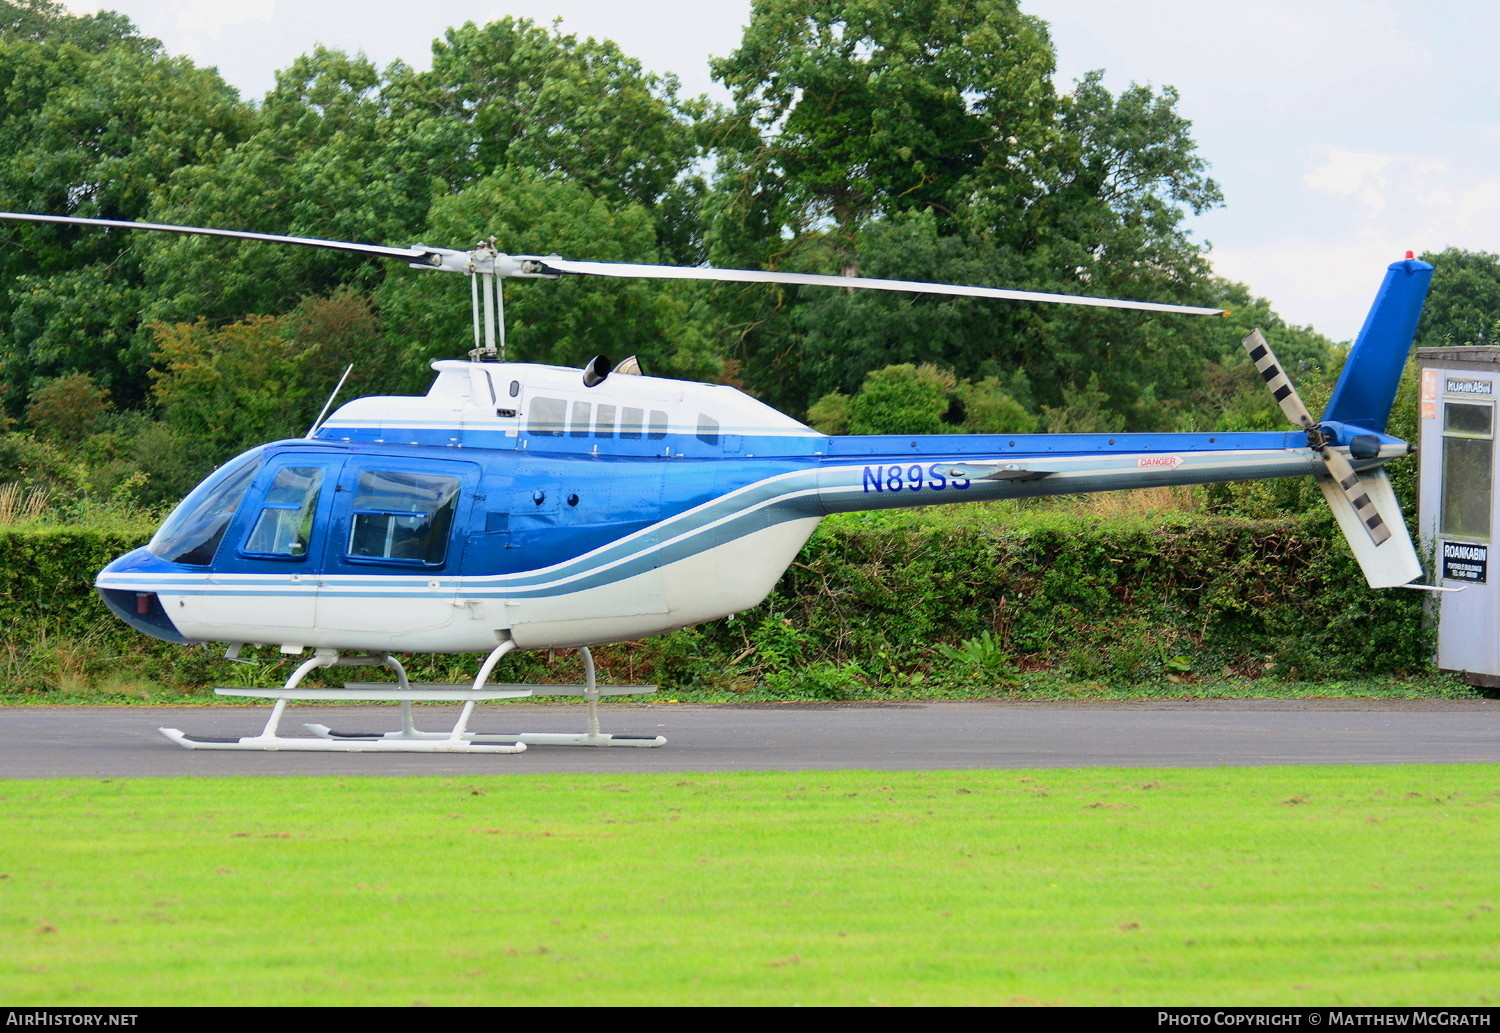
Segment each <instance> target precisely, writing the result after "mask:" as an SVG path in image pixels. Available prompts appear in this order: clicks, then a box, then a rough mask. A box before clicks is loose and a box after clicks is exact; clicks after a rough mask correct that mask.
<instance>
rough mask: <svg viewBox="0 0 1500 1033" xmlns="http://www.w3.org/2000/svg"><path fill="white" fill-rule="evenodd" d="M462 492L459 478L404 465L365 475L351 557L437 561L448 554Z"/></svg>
mask: <svg viewBox="0 0 1500 1033" xmlns="http://www.w3.org/2000/svg"><path fill="white" fill-rule="evenodd" d="M458 495H459V480H458V478H457V477H442V476H437V475H434V474H424V473H409V472H407V471H404V470H403V471H399V472H398V471H384V470H368V471H366V472H364V473H362V474H360V477H359V486H358V487H357V488H356V489H355V492H354V504H353V509H354V512H353V516H352V519H351V520H350V522H349V549H348V555H349V557H350V558H351V559H366V560H391V561H395V562H405V563H421V564H425V565H427V566H437V565H438V564H440V563H442V562H443V559H444V558H445V557H446V556H447V553H448V532H449V530H450V529H451V528H452V527H453V515H454V513H455V512H456V511H457V509H458Z"/></svg>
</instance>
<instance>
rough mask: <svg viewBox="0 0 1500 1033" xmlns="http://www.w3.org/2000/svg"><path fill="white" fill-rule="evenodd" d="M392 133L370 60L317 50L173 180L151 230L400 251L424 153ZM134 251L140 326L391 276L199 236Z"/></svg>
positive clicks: (279, 248) (234, 315)
mask: <svg viewBox="0 0 1500 1033" xmlns="http://www.w3.org/2000/svg"><path fill="white" fill-rule="evenodd" d="M404 125H405V124H404V123H403V121H402V119H400V118H398V117H397V116H396V115H395V114H394V113H393V112H392V110H391V105H390V102H389V99H388V98H387V96H386V94H385V83H384V80H383V78H382V76H381V73H380V72H379V71H378V70H377V69H376V68H375V67H374V66H373V65H372V64H371V63H370V62H369V61H368V60H366V59H365V58H364V57H362V56H361V57H349V56H348V55H346V54H343V53H341V52H339V51H335V50H328V49H325V48H322V47H319V48H317V49H316V50H315V51H314V52H313V53H312V54H310V55H304V56H302V57H299V58H297V60H296V61H294V62H293V63H292V66H291V67H290V68H288V69H286V70H284V71H282V72H280V73H278V75H277V81H276V87H275V88H274V89H273V90H272V91H271V92H270V93H269V94H267V96H266V99H265V103H264V104H263V105H262V106H261V108H260V110H259V111H258V112H257V113H256V116H255V122H254V126H253V131H252V132H251V133H250V134H249V135H248V136H247V137H246V138H245V139H244V140H243V141H241V142H240V143H239V144H238V145H237V146H235V147H233V148H232V149H227V150H225V151H224V152H222V153H221V154H219V155H217V156H215V159H214V160H211V161H204V162H201V163H199V164H196V165H192V166H188V167H185V168H183V169H182V170H180V171H179V172H178V174H177V175H175V176H174V177H173V178H172V181H171V183H170V184H169V185H168V187H167V189H166V190H165V191H163V192H162V193H161V195H160V198H159V201H158V203H157V204H156V206H155V207H154V209H153V212H152V219H153V221H157V222H167V223H180V224H184V225H189V226H212V227H223V228H229V229H242V230H255V231H259V232H263V233H276V234H284V235H288V236H297V237H311V238H318V239H325V240H347V241H356V242H367V243H375V244H393V245H397V246H404V245H406V244H409V243H412V242H413V240H414V239H415V237H416V235H417V233H418V231H419V230H420V228H421V226H422V223H423V220H424V219H425V217H426V211H427V206H428V203H429V201H430V198H431V191H432V189H433V188H432V184H431V181H430V173H431V172H432V168H433V160H434V159H433V157H432V155H431V153H430V147H429V144H430V141H428V140H426V139H425V138H422V137H420V135H409V134H407V133H406V132H405V131H404ZM435 243H446V242H435ZM141 246H142V248H143V250H144V251H145V252H146V254H147V259H146V271H147V275H148V276H149V278H150V280H151V282H152V284H153V288H154V295H155V296H154V297H153V299H152V300H151V304H150V308H149V312H148V316H149V318H151V319H153V320H160V321H166V322H173V321H183V320H187V321H191V320H193V319H197V318H199V317H206V318H208V319H210V320H215V321H224V320H235V319H240V318H243V317H244V316H246V315H248V314H251V313H256V314H271V313H284V312H287V311H289V310H290V309H291V308H292V306H294V305H296V304H297V302H298V300H299V299H300V298H302V297H304V296H307V295H326V294H330V293H332V292H333V291H334V290H335V289H337V288H338V287H340V286H353V287H357V288H358V289H360V290H362V291H365V292H368V291H371V290H373V289H374V288H375V287H376V286H378V285H379V283H380V282H381V281H382V280H383V278H384V276H385V275H386V272H387V269H388V267H389V265H390V262H389V260H386V259H378V258H364V259H362V258H359V257H357V256H351V255H347V254H343V253H336V252H332V251H326V250H321V249H314V248H302V247H294V246H290V245H278V244H266V243H259V242H245V243H238V242H226V241H224V240H220V239H215V238H208V237H180V236H153V237H152V238H151V239H150V240H148V241H145V242H143V243H142V245H141Z"/></svg>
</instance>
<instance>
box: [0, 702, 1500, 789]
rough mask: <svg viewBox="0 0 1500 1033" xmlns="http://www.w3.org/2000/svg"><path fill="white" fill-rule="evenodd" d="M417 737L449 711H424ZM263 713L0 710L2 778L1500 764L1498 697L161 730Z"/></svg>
mask: <svg viewBox="0 0 1500 1033" xmlns="http://www.w3.org/2000/svg"><path fill="white" fill-rule="evenodd" d="M416 712H417V715H418V724H419V726H421V727H425V728H432V729H440V728H444V727H451V725H452V722H453V719H454V716H455V714H456V713H457V710H456V708H450V707H428V706H423V707H418V708H416ZM268 713H269V707H239V706H235V707H228V706H212V707H171V708H167V707H147V706H128V707H103V706H100V707H31V706H24V707H0V778H44V777H59V776H82V777H105V778H116V777H135V776H152V777H159V776H193V775H330V774H339V775H418V774H478V773H484V774H502V773H509V772H515V773H553V772H601V773H623V772H632V771H672V772H695V771H701V772H712V771H755V770H762V771H802V770H808V771H815V770H830V769H840V768H869V769H876V770H886V771H898V770H942V769H948V770H955V769H973V768H996V769H1020V768H1082V767H1100V766H1122V767H1206V766H1219V765H1228V766H1248V765H1274V764H1395V763H1441V764H1449V763H1489V764H1493V763H1497V762H1500V700H1462V701H1456V700H1455V701H1448V700H1421V701H1391V702H1386V701H1369V700H1306V701H1299V700H1244V701H1240V700H1235V701H1225V700H1204V701H1193V702H1153V703H1075V704H1068V703H1020V702H1011V701H998V700H982V701H974V702H941V703H939V702H923V703H872V704H835V703H830V704H816V703H786V704H748V705H734V704H727V705H683V704H665V703H658V704H648V705H612V704H611V705H606V706H604V707H602V708H601V715H602V725H603V730H604V731H606V732H613V733H617V734H631V735H664V736H666V738H667V744H666V745H665V746H661V747H658V748H655V749H629V748H594V747H579V746H532V747H531V748H530V749H528V750H527V751H526V752H525V753H521V754H510V755H507V754H498V755H495V754H456V755H449V754H391V753H379V754H377V753H334V754H328V753H302V752H288V751H277V752H267V751H243V752H241V751H207V750H188V749H184V748H182V747H180V746H176V745H174V744H173V743H171V742H169V741H168V740H167V739H166V738H165V737H163V736H162V735H161V734H160V733H159V732H158V731H157V728H158V727H170V728H179V729H181V730H183V731H184V732H187V733H188V734H190V735H196V736H228V737H237V736H241V735H254V734H256V733H258V732H259V731H260V730H261V728H262V727H264V725H265V720H266V716H267V715H268ZM584 721H585V717H584V710H583V708H582V707H581V706H567V705H553V704H545V705H544V704H531V703H526V704H505V705H503V706H491V707H488V708H486V707H480V708H479V710H478V711H476V713H475V717H474V720H473V721H472V722H471V723H470V727H471V728H472V729H473V730H475V731H496V732H499V731H506V732H516V731H536V732H542V731H546V732H577V731H583V729H584ZM304 722H309V723H321V724H325V725H329V726H331V727H333V728H338V729H346V728H350V729H355V730H372V729H387V728H395V727H396V726H397V711H396V709H395V708H394V707H380V708H375V707H367V706H361V707H349V706H333V705H326V704H323V705H313V704H308V705H298V704H293V705H291V706H289V707H288V708H287V711H286V716H285V717H284V718H283V720H282V722H281V726H280V727H281V733H282V734H283V735H301V734H306V733H305V732H304V730H303V728H302V725H303V723H304Z"/></svg>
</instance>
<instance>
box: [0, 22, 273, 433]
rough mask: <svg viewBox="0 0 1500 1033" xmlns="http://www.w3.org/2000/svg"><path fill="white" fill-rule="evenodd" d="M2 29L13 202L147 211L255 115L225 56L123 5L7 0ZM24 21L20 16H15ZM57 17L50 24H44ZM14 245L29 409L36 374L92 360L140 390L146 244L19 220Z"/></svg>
mask: <svg viewBox="0 0 1500 1033" xmlns="http://www.w3.org/2000/svg"><path fill="white" fill-rule="evenodd" d="M7 9H8V10H9V11H10V12H12V13H13V14H14V13H15V12H17V11H19V12H20V14H21V15H22V17H21V18H19V21H21V22H23V23H25V24H24V25H23V26H22V27H21V28H20V29H19V31H10V32H6V33H4V34H0V155H3V157H0V196H4V197H5V199H6V207H7V208H10V209H13V210H23V211H36V212H52V213H61V214H70V215H80V216H93V217H100V218H111V219H137V218H143V217H146V216H147V215H148V214H149V213H150V210H151V205H152V200H153V197H154V196H155V194H156V192H157V191H158V190H160V189H161V188H162V187H163V186H164V184H165V183H166V182H167V180H168V178H169V177H170V176H171V175H172V174H173V173H174V172H175V171H177V170H179V169H181V168H184V167H190V166H194V165H196V164H198V163H199V162H202V161H204V160H206V159H208V158H209V157H210V156H211V155H213V154H214V153H216V152H218V151H219V150H221V149H223V148H224V147H225V146H227V145H228V143H230V142H232V141H233V140H235V139H237V138H238V136H239V135H240V133H241V132H242V131H243V129H244V126H245V123H246V120H247V118H248V111H247V109H246V108H245V107H244V106H243V105H241V104H240V103H239V102H238V100H237V99H236V97H235V95H234V91H233V90H231V89H230V88H229V87H228V86H226V85H225V84H224V83H223V81H222V80H221V79H220V78H219V76H218V74H217V73H216V72H214V71H212V70H205V69H198V68H195V67H194V66H193V65H192V63H191V62H189V61H188V60H187V59H185V58H174V57H168V56H167V55H165V54H163V53H162V52H161V49H160V44H158V43H157V42H156V41H154V40H147V39H143V38H141V37H139V36H137V35H136V34H135V31H134V28H133V27H132V26H131V25H130V23H129V22H128V21H126V20H125V19H123V18H120V17H118V16H113V15H112V16H109V17H102V16H101V17H98V18H91V19H73V18H70V17H68V16H67V15H65V14H64V13H63V12H62V10H61V8H57V7H54V6H52V5H46V4H28V5H24V6H22V7H19V8H18V7H17V6H16V5H9V4H8V5H7ZM13 24H14V23H13ZM43 25H45V26H47V27H46V28H42V26H43ZM5 236H6V242H7V244H8V246H7V247H5V248H0V381H3V382H4V383H5V384H6V385H7V387H8V390H9V393H10V399H9V401H10V404H11V405H12V407H13V409H12V411H13V412H17V411H19V407H20V405H21V403H22V400H23V399H24V398H25V397H26V394H27V390H28V389H29V388H30V387H31V386H32V381H33V379H34V378H35V379H45V378H52V377H57V376H61V375H65V374H67V373H71V372H86V373H89V374H90V375H92V376H93V377H94V378H95V380H96V382H98V383H100V384H101V385H103V386H106V387H108V388H109V389H110V390H111V393H112V395H113V396H114V397H115V398H116V400H117V401H119V402H122V403H125V404H139V402H140V400H141V398H142V397H143V395H144V383H143V371H144V368H145V366H146V364H147V362H148V355H147V354H146V353H145V352H144V350H143V349H141V348H140V347H139V345H140V341H139V340H138V338H137V331H138V328H139V326H140V323H141V319H140V313H141V310H142V308H143V307H145V306H146V305H147V304H148V302H149V292H148V291H147V290H146V289H145V287H144V283H143V279H142V274H141V266H140V258H139V252H138V251H137V250H136V246H137V245H139V244H140V243H141V242H140V241H135V240H130V239H127V238H126V237H125V236H124V235H121V234H118V233H116V234H110V233H107V232H104V231H99V230H95V229H88V228H81V227H62V226H52V225H41V224H25V225H8V227H7V229H6V231H5Z"/></svg>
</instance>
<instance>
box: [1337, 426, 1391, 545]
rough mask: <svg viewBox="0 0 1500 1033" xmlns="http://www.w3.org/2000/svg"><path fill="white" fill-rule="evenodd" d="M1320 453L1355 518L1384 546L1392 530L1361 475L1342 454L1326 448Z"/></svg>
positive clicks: (1367, 532) (1371, 536) (1374, 540)
mask: <svg viewBox="0 0 1500 1033" xmlns="http://www.w3.org/2000/svg"><path fill="white" fill-rule="evenodd" d="M1320 452H1321V454H1322V456H1323V465H1324V466H1326V467H1328V473H1329V475H1330V476H1332V477H1333V483H1334V484H1336V485H1338V489H1339V491H1340V492H1341V493H1342V494H1343V496H1344V498H1345V499H1347V500H1348V501H1349V505H1351V506H1352V507H1354V516H1355V518H1356V519H1357V520H1358V521H1359V525H1360V526H1361V527H1363V528H1364V529H1365V533H1366V534H1368V535H1369V536H1370V540H1371V541H1373V542H1374V543H1375V544H1376V545H1382V544H1384V543H1385V541H1386V539H1388V538H1390V536H1391V529H1390V528H1389V527H1388V526H1386V522H1385V520H1384V518H1382V517H1381V515H1380V512H1379V511H1378V510H1377V509H1376V507H1375V503H1374V502H1373V501H1372V500H1371V499H1370V493H1369V492H1367V491H1366V490H1365V486H1364V484H1363V483H1362V482H1361V481H1360V479H1359V474H1358V473H1356V472H1355V470H1354V467H1353V466H1352V465H1350V463H1349V460H1347V459H1345V458H1344V454H1343V453H1342V452H1335V451H1334V450H1333V449H1331V448H1328V447H1326V446H1325V447H1324V448H1322V449H1320Z"/></svg>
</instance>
